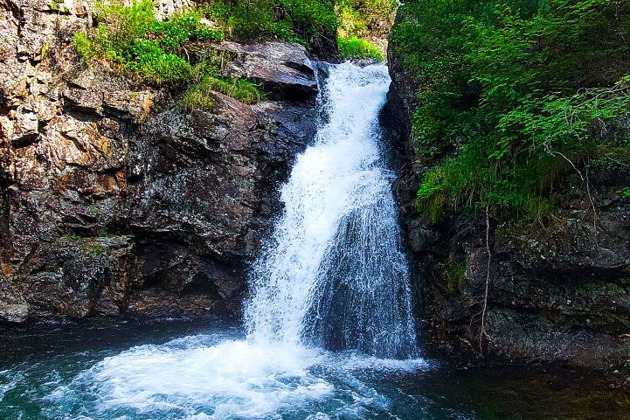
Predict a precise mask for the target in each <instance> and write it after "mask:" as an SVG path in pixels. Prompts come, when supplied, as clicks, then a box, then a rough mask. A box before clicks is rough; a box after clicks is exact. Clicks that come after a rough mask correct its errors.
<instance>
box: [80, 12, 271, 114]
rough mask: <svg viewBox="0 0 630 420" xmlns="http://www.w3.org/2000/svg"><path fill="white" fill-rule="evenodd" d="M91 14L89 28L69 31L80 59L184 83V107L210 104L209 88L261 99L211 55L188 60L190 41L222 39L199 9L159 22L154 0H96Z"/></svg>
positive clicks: (244, 99) (158, 81)
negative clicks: (127, 0) (127, 1)
mask: <svg viewBox="0 0 630 420" xmlns="http://www.w3.org/2000/svg"><path fill="white" fill-rule="evenodd" d="M96 15H97V19H98V21H99V24H98V26H97V27H96V28H95V29H94V30H92V31H90V32H89V33H87V34H86V33H81V32H78V33H76V34H75V35H74V46H75V48H76V50H77V53H78V54H79V55H80V56H81V57H83V59H84V60H85V61H87V62H91V61H94V60H104V61H107V62H109V63H110V65H111V66H112V67H113V68H115V69H118V70H119V71H121V72H122V73H125V74H128V75H133V76H136V77H139V78H140V79H142V80H143V81H145V82H147V83H151V84H155V85H158V86H161V85H166V86H172V87H174V86H178V87H186V88H187V89H186V91H185V94H184V96H183V98H182V100H181V103H182V105H183V107H184V108H185V109H188V110H191V109H195V108H198V109H211V108H212V105H213V95H212V92H213V91H216V92H221V93H223V94H225V95H228V96H231V97H233V98H235V99H237V100H239V101H242V102H244V103H248V104H251V103H255V102H258V101H260V100H262V99H263V95H262V93H261V92H260V90H259V89H258V88H257V87H256V86H255V85H254V84H253V83H251V82H249V81H247V80H244V79H234V78H223V77H221V74H220V72H219V71H218V66H217V65H216V63H214V62H212V60H206V61H203V62H201V63H199V64H197V65H195V66H193V65H191V63H190V62H189V61H188V54H187V52H186V48H187V45H188V44H189V43H190V42H193V41H197V40H212V41H219V40H221V39H223V34H222V32H220V31H218V30H216V29H212V28H209V27H208V26H206V25H205V24H203V23H202V22H201V19H202V18H203V16H204V15H203V13H202V12H201V11H200V10H199V9H191V10H186V11H183V12H182V13H178V14H174V15H172V16H170V17H169V19H168V20H166V21H164V22H160V21H158V20H157V19H156V17H155V12H154V5H153V3H152V2H151V1H150V0H141V1H138V2H135V3H133V4H132V5H130V6H123V5H121V4H120V3H117V2H111V3H107V4H104V3H100V4H99V6H98V8H97V14H96Z"/></svg>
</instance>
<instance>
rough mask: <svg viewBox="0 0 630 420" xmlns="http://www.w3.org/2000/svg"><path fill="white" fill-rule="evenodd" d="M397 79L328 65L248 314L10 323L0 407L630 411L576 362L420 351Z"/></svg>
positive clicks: (376, 415) (277, 415) (59, 411)
mask: <svg viewBox="0 0 630 420" xmlns="http://www.w3.org/2000/svg"><path fill="white" fill-rule="evenodd" d="M389 84H390V79H389V75H388V72H387V68H386V67H385V66H382V65H372V66H367V67H358V66H355V65H352V64H349V63H345V64H341V65H336V66H331V67H330V69H329V76H328V78H327V81H326V84H325V86H324V89H323V94H322V98H321V103H320V111H321V122H320V127H319V130H318V133H317V136H316V138H315V139H314V141H313V143H312V144H311V145H309V147H308V148H307V149H306V150H305V151H304V153H302V154H300V155H299V156H298V157H297V158H296V161H295V164H294V165H293V168H292V171H291V174H290V176H289V179H288V180H287V182H286V183H285V184H284V185H283V186H281V200H282V202H283V205H284V206H283V207H284V211H283V213H282V214H281V215H279V217H278V218H277V220H276V221H275V223H274V230H273V233H272V234H271V235H270V237H269V238H267V240H266V242H265V244H264V246H263V249H262V252H261V256H260V258H259V259H258V261H257V262H256V263H255V264H254V266H253V268H252V270H251V273H250V276H249V297H248V299H247V300H246V302H245V305H244V316H243V319H244V321H243V325H242V326H241V325H239V326H232V327H231V326H227V325H220V324H218V323H217V322H216V321H215V322H208V324H207V325H202V326H199V325H196V324H194V323H181V322H175V323H166V324H134V323H128V324H119V325H115V326H107V325H105V326H100V327H98V326H97V327H92V328H86V327H85V326H84V327H83V328H81V325H78V326H73V327H59V328H48V329H44V330H43V331H40V330H33V332H32V335H28V334H25V333H24V332H22V333H19V332H18V333H16V334H15V335H12V334H10V333H7V334H4V337H3V338H4V342H3V344H2V346H0V349H1V350H2V356H3V357H2V361H0V417H6V418H7V419H85V420H87V419H95V420H96V419H103V420H110V419H118V420H135V419H147V420H149V419H160V420H161V419H165V420H166V419H195V420H201V419H287V420H289V419H309V420H324V419H475V418H545V419H547V418H597V417H589V416H591V415H595V416H598V415H601V414H602V413H607V417H599V418H614V417H615V416H617V415H618V414H620V413H623V414H625V413H627V412H628V411H627V409H628V401H627V399H625V398H623V397H622V396H621V397H619V398H617V397H616V396H615V395H617V394H616V393H615V392H612V391H611V392H607V393H606V394H605V398H602V396H601V395H599V396H598V397H597V398H596V399H593V400H591V399H590V398H586V399H585V400H582V399H581V395H588V394H583V393H581V391H580V386H579V385H576V384H575V382H576V381H577V383H579V380H578V379H576V378H574V377H573V376H572V377H571V378H572V379H570V380H566V379H565V380H561V379H559V378H558V377H557V376H553V375H549V374H542V376H541V374H540V373H537V374H534V375H531V374H530V372H528V371H519V370H518V369H516V368H510V370H508V371H506V370H505V369H493V370H490V371H485V372H484V371H480V370H478V369H477V370H474V371H469V370H465V369H455V370H454V369H452V368H449V367H447V366H445V365H444V364H443V363H441V362H439V361H436V360H427V359H426V358H423V357H422V353H421V351H420V348H421V346H420V345H419V344H418V343H419V340H418V338H417V336H416V326H415V323H414V317H413V311H412V307H413V305H412V300H411V291H410V290H411V284H410V281H411V280H410V273H409V267H408V262H407V259H406V256H405V253H404V250H403V247H402V241H401V232H400V228H399V225H398V215H397V211H396V205H395V202H394V197H393V194H392V191H391V184H392V182H393V180H394V174H393V173H392V172H391V171H390V170H389V168H387V165H386V161H387V160H386V159H385V152H384V150H383V149H384V147H383V145H382V142H381V137H382V136H381V129H380V127H379V126H378V114H379V112H380V110H381V108H382V107H383V105H384V103H385V99H386V94H387V91H388V88H389ZM572 375H573V374H572ZM563 389H569V390H570V391H569V392H568V393H566V392H564V391H563ZM556 391H558V392H556ZM585 392H589V391H588V388H586V389H585ZM620 418H621V417H620Z"/></svg>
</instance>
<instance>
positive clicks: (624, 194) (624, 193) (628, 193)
mask: <svg viewBox="0 0 630 420" xmlns="http://www.w3.org/2000/svg"><path fill="white" fill-rule="evenodd" d="M621 197H623V198H630V188H626V189H625V190H623V191H622V192H621Z"/></svg>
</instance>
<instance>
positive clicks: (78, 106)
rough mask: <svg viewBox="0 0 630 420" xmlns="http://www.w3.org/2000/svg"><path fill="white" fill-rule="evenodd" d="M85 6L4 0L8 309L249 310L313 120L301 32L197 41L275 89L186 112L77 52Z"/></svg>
mask: <svg viewBox="0 0 630 420" xmlns="http://www.w3.org/2000/svg"><path fill="white" fill-rule="evenodd" d="M163 3H164V7H166V8H167V9H168V8H169V7H171V6H173V5H174V6H173V7H179V6H178V4H179V3H181V2H171V3H172V4H171V3H169V2H163ZM169 5H170V6H169ZM87 10H88V9H87V7H86V5H85V4H82V3H81V2H77V1H71V0H65V1H64V2H48V1H46V0H45V1H35V0H29V1H26V0H0V253H1V259H0V262H1V270H0V321H9V322H24V321H27V320H29V319H32V318H37V317H49V316H58V315H64V316H71V317H76V318H83V317H87V316H92V315H119V314H124V313H127V314H134V315H149V316H173V315H188V314H192V315H198V314H203V313H207V312H210V311H225V310H227V311H230V312H234V311H237V310H238V308H239V304H240V301H241V299H242V297H243V294H244V291H245V276H246V273H247V267H248V266H249V264H250V263H251V261H252V260H253V258H254V257H255V255H256V252H257V250H258V248H259V246H260V242H261V239H262V237H263V236H264V234H265V232H266V231H267V230H268V229H269V227H270V220H271V218H272V216H273V215H275V214H277V212H278V211H280V204H279V201H278V194H277V191H276V188H277V186H278V184H279V182H281V181H282V180H283V179H284V178H285V177H286V175H287V171H288V168H289V166H290V163H291V161H292V159H293V158H294V156H295V155H296V153H298V152H299V151H300V150H302V149H303V148H304V147H305V145H306V143H307V142H308V141H309V140H310V138H311V137H312V136H313V134H314V131H315V124H316V115H315V110H314V100H315V96H316V93H317V81H316V75H315V70H314V67H313V65H312V63H311V62H310V60H309V58H308V57H307V54H306V51H305V49H304V48H303V47H301V46H300V45H297V44H289V43H257V44H250V45H239V44H234V43H227V42H226V43H224V44H218V45H210V44H208V45H198V46H197V49H200V50H203V49H204V48H206V49H214V50H220V49H224V50H229V51H231V52H232V53H233V59H232V60H231V61H230V63H229V65H228V68H227V69H226V71H228V70H229V71H230V72H231V74H233V75H237V76H247V77H250V78H252V79H254V80H256V81H257V82H258V83H259V84H260V85H261V87H262V89H263V90H264V92H265V94H266V97H267V98H268V100H265V101H263V102H261V103H259V104H256V105H246V104H243V103H241V102H238V101H236V100H234V99H232V98H230V97H227V96H225V95H222V94H220V93H216V94H215V106H214V108H213V110H212V111H201V110H196V111H192V112H187V111H183V110H182V109H181V107H179V106H178V104H177V100H178V97H177V95H178V92H170V91H168V90H165V89H157V88H154V87H150V86H147V85H143V84H141V83H139V82H137V81H134V80H130V79H127V78H125V77H122V76H120V75H119V74H117V73H114V72H112V71H111V70H109V68H108V67H107V66H105V65H103V64H94V65H92V66H91V67H87V66H86V65H85V64H82V63H81V62H80V61H79V60H78V58H77V57H76V54H75V52H74V49H73V47H72V45H71V44H72V43H71V39H72V35H73V33H74V32H76V31H79V30H84V29H85V28H86V27H87V25H88V24H89V19H88V13H87Z"/></svg>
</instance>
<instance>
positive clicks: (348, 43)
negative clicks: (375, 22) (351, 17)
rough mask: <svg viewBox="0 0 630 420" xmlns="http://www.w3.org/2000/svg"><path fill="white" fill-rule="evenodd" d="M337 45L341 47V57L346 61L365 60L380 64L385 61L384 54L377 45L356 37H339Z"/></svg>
mask: <svg viewBox="0 0 630 420" xmlns="http://www.w3.org/2000/svg"><path fill="white" fill-rule="evenodd" d="M337 44H338V45H339V55H341V58H343V59H345V60H349V59H363V58H366V59H371V60H376V61H379V62H380V61H383V60H384V57H383V53H382V52H381V50H380V49H379V48H378V47H377V46H376V45H374V44H372V43H371V42H369V41H366V40H364V39H360V38H357V37H356V36H352V37H350V38H344V37H343V36H339V37H338V38H337Z"/></svg>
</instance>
